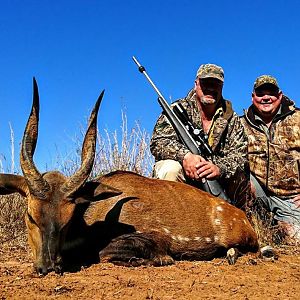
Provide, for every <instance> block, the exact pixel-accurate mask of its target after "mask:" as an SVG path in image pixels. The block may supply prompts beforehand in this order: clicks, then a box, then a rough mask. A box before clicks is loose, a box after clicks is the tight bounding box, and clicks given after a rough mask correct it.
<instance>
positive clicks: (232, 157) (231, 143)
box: [150, 89, 248, 179]
mask: <svg viewBox="0 0 300 300" xmlns="http://www.w3.org/2000/svg"><path fill="white" fill-rule="evenodd" d="M176 102H180V103H181V104H182V105H183V107H184V108H185V110H186V112H187V114H188V116H189V118H190V120H191V121H192V123H193V125H194V126H195V127H196V128H202V120H201V116H200V112H199V109H198V105H197V99H196V94H195V91H194V89H192V90H191V91H190V92H189V93H188V95H187V96H186V97H185V98H183V99H179V100H177V101H176ZM221 108H222V109H218V110H217V112H218V113H216V114H215V116H214V122H213V125H212V128H211V130H210V133H209V144H210V146H211V147H212V149H213V151H214V161H213V162H214V164H216V165H217V166H218V167H219V168H220V172H221V178H224V179H229V178H230V177H231V176H233V175H234V174H235V173H236V171H237V168H240V169H242V170H243V171H245V168H246V166H248V160H247V138H246V135H245V133H244V129H243V126H242V124H241V121H240V119H239V117H238V116H237V114H236V113H235V112H234V111H233V110H232V106H231V103H230V101H228V100H224V99H222V100H221ZM150 150H151V152H152V154H153V156H154V157H155V160H156V161H159V160H165V159H173V160H177V161H179V162H180V163H181V162H182V160H183V158H184V155H185V154H186V153H188V152H189V150H188V149H187V147H186V146H185V145H184V144H183V143H182V142H181V141H180V139H179V137H178V136H177V134H176V132H175V130H174V129H173V127H172V125H171V124H170V123H169V121H168V119H167V118H166V116H165V115H164V114H161V115H160V117H159V119H158V121H157V123H156V125H155V127H154V130H153V135H152V139H151V142H150Z"/></svg>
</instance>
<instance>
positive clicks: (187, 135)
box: [132, 56, 231, 203]
mask: <svg viewBox="0 0 300 300" xmlns="http://www.w3.org/2000/svg"><path fill="white" fill-rule="evenodd" d="M132 58H133V60H134V62H135V63H136V65H137V66H138V68H139V71H140V72H141V73H142V74H144V75H145V77H146V78H147V80H148V81H149V83H150V84H151V85H152V87H153V88H154V90H155V91H156V93H157V94H158V103H159V104H160V106H161V108H162V109H163V111H164V113H165V115H166V117H167V118H168V120H169V122H170V123H171V125H172V126H173V128H174V129H175V131H176V132H177V134H178V136H179V137H180V139H181V140H182V142H183V143H184V144H185V145H186V147H187V148H188V149H189V150H190V151H191V153H193V154H197V155H201V156H202V157H204V158H205V159H208V158H211V159H213V151H212V149H211V147H210V146H209V144H208V143H207V137H206V135H205V133H204V131H203V130H201V129H198V128H195V127H194V125H193V124H192V122H191V121H190V119H189V117H188V115H187V113H186V111H185V110H184V108H183V106H182V105H181V104H180V103H175V104H174V107H173V109H172V108H171V106H170V105H169V104H168V102H167V101H166V100H165V98H164V96H163V95H162V94H161V92H160V91H159V90H158V88H157V87H156V86H155V84H154V83H153V81H152V80H151V78H150V77H149V75H148V74H147V72H146V69H145V67H143V66H142V65H141V64H140V63H139V62H138V60H137V59H136V58H135V57H134V56H133V57H132ZM198 182H199V184H200V185H201V189H203V190H204V191H206V192H208V193H210V194H212V195H214V196H216V197H220V198H222V199H224V200H226V201H228V202H229V203H230V202H231V201H230V199H229V198H228V196H227V195H226V194H225V192H224V190H223V189H222V187H221V185H220V183H219V182H218V181H217V180H208V179H202V180H201V181H198Z"/></svg>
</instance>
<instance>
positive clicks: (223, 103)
mask: <svg viewBox="0 0 300 300" xmlns="http://www.w3.org/2000/svg"><path fill="white" fill-rule="evenodd" d="M186 100H187V101H189V100H190V101H194V102H195V104H197V101H198V99H197V96H196V92H195V90H194V89H191V90H190V91H189V93H188V94H187V96H186ZM197 107H198V106H197ZM220 107H222V110H223V114H222V118H224V119H225V120H227V121H228V120H229V119H230V118H231V117H232V115H233V109H232V104H231V102H230V101H229V100H226V99H224V98H223V96H222V98H221V100H220V101H219V105H218V106H217V108H216V111H217V109H218V108H220Z"/></svg>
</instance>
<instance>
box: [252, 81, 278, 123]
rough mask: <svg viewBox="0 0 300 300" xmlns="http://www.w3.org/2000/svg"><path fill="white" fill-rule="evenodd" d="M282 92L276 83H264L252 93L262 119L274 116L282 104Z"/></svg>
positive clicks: (253, 101) (254, 103)
mask: <svg viewBox="0 0 300 300" xmlns="http://www.w3.org/2000/svg"><path fill="white" fill-rule="evenodd" d="M281 99H282V92H281V91H280V90H279V89H278V88H277V87H276V86H274V85H270V84H264V85H262V86H260V87H258V88H257V89H256V90H255V91H254V92H253V93H252V103H253V105H254V106H255V108H256V110H257V112H258V113H259V115H260V116H261V117H262V119H264V118H265V119H267V120H269V119H270V118H273V117H274V116H275V115H276V113H277V111H278V109H279V107H280V104H281Z"/></svg>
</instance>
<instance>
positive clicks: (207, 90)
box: [195, 78, 223, 105]
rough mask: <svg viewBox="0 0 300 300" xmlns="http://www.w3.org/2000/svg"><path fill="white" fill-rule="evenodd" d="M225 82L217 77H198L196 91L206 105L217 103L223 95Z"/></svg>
mask: <svg viewBox="0 0 300 300" xmlns="http://www.w3.org/2000/svg"><path fill="white" fill-rule="evenodd" d="M222 89H223V82H222V81H220V80H218V79H216V78H204V79H199V78H197V79H196V81H195V91H196V94H197V96H198V98H199V99H200V101H201V103H202V104H204V105H209V104H215V103H217V102H218V101H219V100H220V99H221V97H222Z"/></svg>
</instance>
